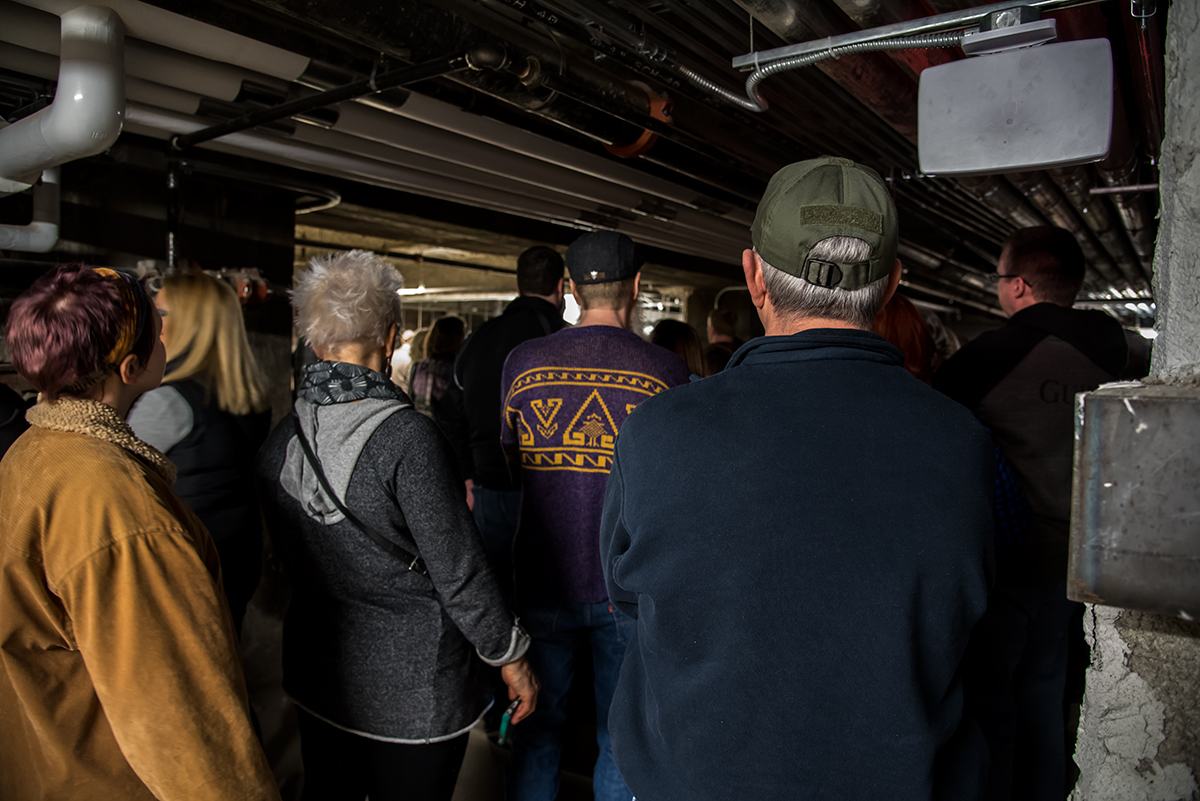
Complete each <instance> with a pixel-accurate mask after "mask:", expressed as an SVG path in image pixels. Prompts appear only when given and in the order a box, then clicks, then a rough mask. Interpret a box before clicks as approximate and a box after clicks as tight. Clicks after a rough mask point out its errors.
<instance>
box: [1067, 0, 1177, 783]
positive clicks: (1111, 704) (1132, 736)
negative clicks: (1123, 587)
mask: <svg viewBox="0 0 1200 801" xmlns="http://www.w3.org/2000/svg"><path fill="white" fill-rule="evenodd" d="M1167 11H1168V9H1167V7H1166V4H1165V3H1160V4H1159V13H1163V12H1167ZM1168 13H1169V14H1170V16H1169V17H1168V24H1167V53H1166V134H1165V137H1164V140H1163V148H1162V154H1163V155H1162V161H1161V164H1160V176H1161V184H1162V190H1161V191H1162V214H1161V226H1160V229H1159V236H1158V243H1157V247H1156V250H1155V255H1154V296H1155V299H1156V300H1157V303H1158V315H1157V330H1158V339H1157V340H1156V342H1155V350H1154V359H1153V363H1152V366H1151V378H1150V379H1149V380H1150V381H1151V382H1155V381H1167V382H1171V383H1180V384H1184V385H1190V386H1194V387H1195V390H1196V393H1197V397H1200V158H1197V157H1198V156H1200V3H1196V2H1191V0H1187V1H1186V2H1175V3H1174V4H1173V5H1171V6H1170V9H1169V12H1168ZM1085 625H1086V628H1087V636H1088V640H1089V642H1091V644H1092V665H1091V667H1090V668H1089V670H1088V674H1087V691H1086V694H1085V696H1084V703H1083V710H1082V717H1081V720H1080V726H1079V736H1078V740H1077V746H1076V754H1075V761H1076V763H1077V764H1078V765H1079V768H1080V772H1081V776H1080V780H1079V783H1078V785H1077V786H1076V788H1075V791H1074V793H1073V794H1072V795H1071V799H1072V801H1109V800H1110V799H1111V801H1118V799H1119V801H1180V800H1184V799H1187V800H1193V799H1200V785H1198V780H1200V623H1197V622H1194V621H1186V620H1178V619H1173V618H1167V617H1162V616H1159V615H1152V614H1147V613H1143V612H1134V611H1129V610H1121V609H1114V608H1110V607H1104V606H1091V605H1089V607H1088V609H1087V616H1086V624H1085Z"/></svg>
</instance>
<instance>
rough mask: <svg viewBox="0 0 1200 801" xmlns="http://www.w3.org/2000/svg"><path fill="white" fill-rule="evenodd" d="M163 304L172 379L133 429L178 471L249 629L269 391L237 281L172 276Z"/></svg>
mask: <svg viewBox="0 0 1200 801" xmlns="http://www.w3.org/2000/svg"><path fill="white" fill-rule="evenodd" d="M154 302H155V305H157V306H158V309H159V312H160V313H161V314H162V319H163V328H162V339H163V343H164V344H165V345H166V346H167V370H166V375H165V376H164V377H163V384H162V386H161V387H159V388H158V389H155V390H153V391H151V392H147V393H146V394H145V395H143V396H142V398H141V400H139V401H138V402H137V403H136V404H135V405H134V407H133V411H131V412H130V414H129V425H130V427H131V428H133V430H134V432H136V433H137V435H138V436H139V437H141V438H142V439H143V440H145V441H146V442H148V443H150V444H151V445H153V446H154V447H155V448H157V449H158V450H160V451H162V452H163V453H165V454H166V455H167V458H169V459H170V460H171V461H173V462H174V463H175V465H176V466H177V467H178V468H179V478H178V479H177V480H176V482H175V491H176V492H178V493H179V495H180V497H182V498H183V499H184V500H185V501H187V504H188V506H190V507H191V508H192V511H193V512H195V513H196V515H197V516H198V517H199V518H200V520H201V521H202V522H203V523H204V525H205V526H206V527H207V528H208V531H209V534H211V535H212V538H213V540H214V541H215V542H216V544H217V550H218V552H219V553H220V555H221V571H222V574H223V576H224V580H225V594H226V597H227V598H228V599H229V608H230V611H231V612H232V613H233V620H234V624H235V625H236V626H237V628H238V631H239V633H240V632H241V625H242V617H243V616H244V615H245V613H246V604H247V603H248V602H249V601H250V596H252V595H253V594H254V590H255V589H256V588H257V586H258V578H259V573H260V572H261V569H262V523H261V520H260V518H259V512H258V502H257V500H256V498H255V496H254V489H253V486H254V485H253V481H254V478H253V476H254V457H255V455H256V454H257V453H258V449H259V448H260V447H261V446H262V443H263V441H264V440H265V439H266V438H267V433H268V432H269V431H270V426H271V413H270V407H269V404H268V401H267V395H266V392H265V390H264V389H263V383H262V379H261V378H260V377H259V372H258V365H257V364H256V363H255V361H254V356H253V354H251V353H250V345H249V342H248V341H247V339H246V326H245V323H244V322H243V320H242V307H241V303H240V302H239V301H238V297H237V294H236V293H235V292H234V291H233V288H232V287H231V286H229V285H228V284H227V283H225V282H224V281H221V280H219V279H216V278H213V277H211V276H208V275H205V274H203V273H191V274H181V275H173V276H169V277H168V278H167V279H166V280H165V281H164V282H163V288H162V289H161V290H160V291H159V293H158V295H157V296H156V297H155V299H154Z"/></svg>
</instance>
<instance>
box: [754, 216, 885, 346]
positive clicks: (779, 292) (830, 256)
mask: <svg viewBox="0 0 1200 801" xmlns="http://www.w3.org/2000/svg"><path fill="white" fill-rule="evenodd" d="M755 255H757V252H756V253H755ZM808 255H809V257H810V258H817V259H823V260H825V261H837V262H843V263H845V262H858V261H866V260H867V259H868V258H870V256H871V246H870V245H869V244H867V243H866V242H864V241H863V240H861V239H856V238H855V237H850V236H831V237H829V238H828V239H822V240H821V241H820V242H818V243H817V244H815V245H813V247H812V250H810V251H809V254H808ZM758 260H759V262H760V263H761V264H762V271H763V281H764V282H765V283H766V285H767V297H769V298H770V299H771V304H772V305H773V306H774V307H775V310H776V311H777V312H779V314H780V315H782V316H784V317H824V318H827V319H830V320H841V321H843V322H847V323H850V324H851V325H855V326H858V327H859V328H867V329H869V328H870V327H871V324H872V323H873V322H874V321H875V315H876V314H878V313H879V309H880V308H882V306H883V299H884V296H885V295H886V294H887V287H888V276H886V275H885V276H884V277H883V278H880V279H879V280H878V281H873V282H872V283H870V284H867V285H866V286H864V287H861V288H859V289H841V288H839V287H829V288H826V287H823V286H817V285H816V284H810V283H809V282H808V281H805V280H804V279H803V278H797V277H796V276H794V275H789V274H788V273H785V272H783V271H782V270H779V269H776V268H775V267H772V266H771V265H769V264H767V262H766V261H765V260H764V259H763V258H762V256H759V257H758Z"/></svg>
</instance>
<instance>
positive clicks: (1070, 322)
mask: <svg viewBox="0 0 1200 801" xmlns="http://www.w3.org/2000/svg"><path fill="white" fill-rule="evenodd" d="M1127 356H1128V345H1127V344H1126V341H1125V334H1124V332H1123V331H1122V330H1121V325H1120V323H1118V322H1117V321H1116V320H1114V319H1113V318H1112V317H1110V316H1108V315H1107V314H1105V313H1104V312H1101V311H1095V310H1085V309H1071V308H1066V307H1063V306H1056V305H1054V304H1053V303H1036V304H1034V305H1033V306H1029V307H1027V308H1025V309H1022V310H1021V311H1019V312H1017V313H1016V314H1014V315H1013V316H1012V317H1011V318H1010V319H1009V321H1008V324H1007V325H1005V326H1004V327H1003V328H1000V329H997V330H995V331H989V332H987V333H986V334H982V335H980V336H979V337H978V338H976V339H975V340H973V341H971V342H969V343H967V344H966V345H964V346H963V347H962V348H961V349H960V350H959V351H958V352H957V353H955V354H954V356H953V357H952V358H951V359H950V360H949V361H947V362H946V363H945V364H944V365H942V367H941V369H939V370H938V371H937V373H936V374H935V375H934V377H933V386H934V388H935V389H938V390H940V391H942V392H944V393H945V394H947V395H949V396H950V397H951V398H953V399H954V400H956V401H958V402H959V403H961V404H963V405H964V406H966V407H967V408H968V409H970V410H971V411H972V412H974V413H975V416H976V417H978V418H979V420H980V422H982V423H983V424H984V425H986V426H987V427H988V428H989V429H991V431H992V436H993V437H995V440H996V444H997V445H999V446H1000V449H1001V450H1002V451H1003V452H1004V455H1005V456H1007V457H1008V459H1009V461H1010V462H1011V463H1012V466H1013V468H1014V470H1015V471H1016V474H1017V478H1018V479H1019V480H1020V484H1021V489H1022V491H1023V492H1024V494H1025V497H1026V498H1028V499H1029V503H1030V506H1032V507H1033V515H1034V518H1033V525H1032V526H1031V527H1030V530H1029V535H1028V537H1027V539H1026V540H1025V542H1024V544H1023V546H1022V547H1021V548H1019V549H1017V550H1016V551H1014V552H1013V553H1011V554H999V555H998V561H997V580H998V582H999V583H1000V584H1001V585H1010V586H1029V585H1049V584H1055V583H1057V582H1059V581H1062V580H1063V577H1064V576H1065V575H1066V572H1067V540H1068V536H1069V534H1070V518H1071V475H1072V464H1071V462H1072V457H1073V448H1074V431H1075V428H1074V414H1075V395H1076V393H1079V392H1088V391H1091V390H1093V389H1095V388H1096V387H1098V386H1100V385H1101V384H1103V383H1106V382H1108V381H1114V380H1116V377H1117V375H1119V374H1120V372H1121V370H1122V368H1123V367H1124V366H1125V360H1126V358H1127Z"/></svg>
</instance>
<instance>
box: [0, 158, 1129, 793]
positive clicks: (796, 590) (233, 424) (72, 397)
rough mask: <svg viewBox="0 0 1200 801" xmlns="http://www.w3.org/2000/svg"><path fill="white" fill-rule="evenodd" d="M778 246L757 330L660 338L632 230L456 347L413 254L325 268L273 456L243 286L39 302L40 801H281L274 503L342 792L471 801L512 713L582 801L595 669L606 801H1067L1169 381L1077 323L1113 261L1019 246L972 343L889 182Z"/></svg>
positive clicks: (33, 368)
mask: <svg viewBox="0 0 1200 801" xmlns="http://www.w3.org/2000/svg"><path fill="white" fill-rule="evenodd" d="M750 239H751V242H752V247H751V248H749V249H747V250H746V251H745V253H744V255H743V263H742V267H743V271H744V277H745V281H746V288H747V289H748V290H749V296H750V299H751V302H752V303H753V306H754V308H755V310H756V312H757V315H758V318H759V320H760V321H761V323H762V327H763V329H764V332H765V334H764V335H763V336H761V337H756V338H752V339H750V340H749V341H747V342H744V343H743V342H742V341H741V340H739V339H738V338H737V336H736V332H737V323H738V319H737V316H736V314H734V313H732V312H731V311H730V310H729V309H716V310H714V311H713V312H712V313H711V314H710V315H709V317H708V320H707V331H706V339H707V344H705V342H704V341H703V340H702V339H701V337H700V335H699V332H698V331H696V329H695V328H693V327H691V326H689V325H688V324H686V323H684V322H681V321H676V320H664V321H661V322H660V323H659V324H658V325H656V326H655V327H654V330H653V332H652V334H651V336H650V337H649V341H647V340H644V339H642V338H641V337H640V336H639V335H638V334H636V333H634V332H633V331H632V330H631V328H632V325H633V321H634V320H635V319H636V313H635V311H636V307H637V301H638V296H639V291H640V288H641V272H640V270H641V266H642V262H641V257H640V255H639V250H638V248H637V247H636V246H635V244H634V243H633V241H632V240H631V239H629V237H627V236H625V235H624V234H621V233H615V232H608V231H600V232H593V233H588V234H584V235H583V236H581V237H579V238H578V239H577V240H575V241H574V242H573V243H572V244H571V245H570V247H568V248H567V250H566V254H565V259H564V257H563V256H561V255H560V254H559V253H558V252H557V251H555V250H553V249H551V248H548V247H535V248H531V249H530V250H527V251H526V252H524V253H523V254H521V256H520V258H519V260H518V264H517V287H518V291H519V296H518V297H517V299H516V300H514V301H513V302H512V303H511V304H509V306H508V307H507V308H506V309H505V311H504V313H503V314H501V315H500V316H498V317H495V318H493V319H491V320H489V321H488V322H486V323H485V324H483V325H481V326H479V327H478V328H477V329H476V330H475V331H474V332H468V331H467V330H466V326H465V324H464V323H463V321H462V320H461V319H459V318H456V317H450V316H447V317H443V318H441V319H439V320H438V321H436V322H435V323H434V325H433V326H432V327H431V328H430V329H429V331H428V332H427V333H426V335H425V337H424V338H423V341H422V342H420V343H416V344H414V343H415V340H414V343H402V331H401V328H402V315H401V306H400V297H399V293H398V290H399V289H400V288H401V279H400V276H399V273H398V272H397V271H396V270H395V269H394V268H393V267H391V266H390V265H389V264H388V263H386V262H385V261H383V260H381V259H379V258H378V257H375V256H373V255H371V254H368V253H365V252H362V251H352V252H346V253H339V254H336V255H332V256H326V257H320V258H317V259H314V260H313V262H312V264H311V267H310V269H308V270H306V271H304V272H301V273H300V274H298V275H297V278H296V281H295V286H294V288H293V290H292V293H291V299H292V305H293V307H294V310H295V316H296V321H297V332H298V334H299V335H300V336H301V337H302V338H303V341H304V342H305V343H307V346H308V347H310V348H311V350H312V352H313V355H314V359H315V360H312V361H311V363H309V364H306V365H304V366H303V368H302V370H301V372H300V374H299V379H298V381H297V386H296V387H295V400H294V406H293V408H292V409H291V410H290V412H289V413H288V414H287V415H286V416H285V417H284V418H283V419H282V421H280V422H279V423H277V424H276V426H275V428H274V429H273V430H272V431H270V432H269V433H268V429H269V422H270V409H269V404H268V401H267V393H266V391H265V388H264V383H263V381H262V378H261V376H260V374H259V371H258V368H257V366H256V365H255V361H254V357H253V355H252V354H251V351H250V347H249V344H248V340H247V335H246V332H245V328H244V323H243V321H242V314H241V309H240V305H239V301H238V298H237V296H236V294H235V293H234V292H233V291H232V290H231V289H230V288H229V286H228V285H226V284H225V283H223V282H222V281H220V280H218V279H216V278H212V277H210V276H207V275H204V274H181V275H173V276H168V277H167V278H166V279H165V280H164V282H163V284H162V287H161V289H159V290H158V292H157V294H156V295H154V296H153V297H152V296H151V293H149V292H148V291H147V290H146V288H145V287H144V286H143V285H142V283H140V282H139V281H137V280H135V279H134V278H132V277H131V276H130V275H128V274H126V273H122V272H118V271H115V270H111V269H106V268H91V267H86V266H81V265H75V266H69V267H61V268H58V269H56V270H54V271H52V272H50V273H49V274H47V275H46V276H44V277H42V278H41V279H39V280H38V281H37V282H35V284H34V285H33V286H32V287H31V288H30V289H29V290H28V291H26V292H25V293H24V294H23V295H22V296H21V297H20V298H19V299H18V300H17V301H16V302H15V303H14V304H13V306H12V307H11V309H10V311H9V314H8V319H7V322H6V328H5V331H6V336H7V344H8V348H9V351H10V353H11V356H12V360H13V363H14V365H15V367H16V368H17V370H18V371H19V373H20V374H21V375H22V376H24V377H25V378H26V379H27V380H28V381H29V382H30V383H31V384H32V385H33V386H34V387H35V388H36V389H37V391H38V393H39V399H38V402H37V403H36V405H34V406H32V407H31V408H29V409H28V410H26V409H25V403H24V402H23V401H22V400H21V399H20V398H19V397H18V396H15V395H11V394H9V395H5V396H3V397H0V400H2V401H3V404H4V406H3V408H2V409H0V418H3V419H2V420H0V422H2V423H3V427H4V432H5V435H6V437H7V439H6V440H5V444H6V445H7V444H8V443H9V442H10V441H11V446H10V447H8V450H7V453H6V454H5V455H4V457H3V460H2V461H0V574H2V575H3V576H4V579H3V581H2V582H0V719H2V720H3V721H4V725H2V726H0V797H2V798H14V799H38V798H44V799H58V798H64V799H65V798H70V799H92V798H95V799H111V798H130V799H137V798H146V799H150V798H159V799H214V801H215V799H232V798H238V799H277V798H279V791H278V789H277V788H276V784H275V780H274V778H273V777H272V775H271V771H270V767H269V765H268V763H267V759H266V757H265V756H264V753H263V750H262V748H261V746H260V744H259V741H258V738H257V737H256V732H255V728H256V726H255V720H254V716H253V713H252V712H251V710H250V707H249V704H248V700H247V692H246V686H245V680H244V678H243V674H242V669H241V666H240V663H239V659H238V632H239V630H240V626H241V619H242V616H243V615H244V613H245V610H246V606H247V603H248V602H249V599H250V596H251V595H252V594H253V592H254V589H255V586H256V585H257V582H258V576H259V572H260V570H261V556H262V546H263V543H262V539H261V536H262V530H263V527H262V523H261V522H260V515H261V520H265V524H266V530H267V532H269V535H270V540H271V545H272V547H273V549H274V551H275V552H276V553H277V554H278V556H279V558H280V560H281V562H282V564H283V567H284V570H285V572H286V574H287V577H288V580H289V583H290V586H291V601H290V604H289V606H288V609H287V612H286V616H285V619H284V626H283V671H284V674H283V681H284V689H285V690H286V692H287V694H288V695H289V696H290V698H291V699H292V700H293V701H294V702H295V704H296V707H297V709H298V713H297V714H298V717H299V727H300V741H301V752H302V760H303V765H304V790H303V797H304V798H305V799H307V800H308V801H313V800H320V799H347V801H361V799H363V798H364V797H367V798H370V799H371V801H380V800H381V799H391V798H395V799H401V798H404V799H430V801H435V800H440V801H449V799H450V798H451V796H452V795H453V793H454V787H455V783H456V780H457V777H458V774H459V771H460V767H461V765H462V763H463V757H464V754H465V752H466V748H467V739H468V732H469V731H470V730H471V729H472V728H474V727H475V726H476V725H477V724H478V723H479V722H480V721H481V720H482V719H484V716H485V714H486V713H487V712H488V710H489V709H492V710H493V714H494V715H495V716H496V717H497V718H499V717H500V715H499V713H500V712H501V710H503V712H504V714H503V719H502V724H501V725H502V726H503V727H504V728H505V729H506V730H507V729H508V728H510V727H511V731H512V735H511V737H512V743H511V751H510V754H509V757H508V762H507V768H506V782H505V784H506V796H507V797H508V798H509V799H513V800H514V801H517V800H520V801H553V799H554V798H556V797H557V796H558V794H559V789H560V779H559V776H560V767H559V763H560V758H561V754H562V744H563V737H564V731H565V729H566V722H567V715H568V709H567V702H568V698H569V696H570V695H571V689H572V685H573V683H575V682H576V679H577V675H582V674H580V673H579V672H578V671H577V668H578V667H579V666H580V665H579V659H580V657H581V655H583V654H584V653H588V652H589V651H590V655H591V670H590V671H585V672H584V673H585V674H586V675H588V676H590V677H591V679H592V682H593V687H592V688H591V689H592V694H593V696H594V698H595V719H596V741H597V745H598V752H599V755H598V757H597V759H596V763H595V767H594V771H593V774H592V787H593V792H594V795H595V798H596V799H597V800H598V801H600V800H601V799H603V800H604V801H631V799H633V798H634V797H635V796H636V798H640V799H642V801H671V800H672V799H675V800H678V799H684V800H686V801H707V799H712V800H713V801H716V800H717V799H729V798H763V799H795V798H813V799H817V798H820V799H825V798H863V799H866V798H879V797H888V798H899V799H913V800H914V801H915V800H916V799H921V800H922V801H924V800H925V799H929V800H930V801H932V800H933V799H939V800H940V799H946V800H947V801H949V800H951V799H953V800H954V801H961V800H963V799H980V800H981V801H982V799H988V800H989V801H992V800H993V799H1062V798H1064V797H1065V795H1066V782H1067V771H1066V760H1067V751H1066V749H1065V748H1064V739H1065V738H1064V735H1065V732H1064V694H1065V687H1066V685H1067V678H1068V650H1069V645H1070V641H1071V638H1072V636H1073V635H1072V631H1073V629H1072V625H1071V623H1072V621H1073V620H1074V619H1075V616H1076V615H1077V614H1078V605H1077V604H1074V603H1073V602H1071V601H1069V600H1067V596H1066V590H1065V586H1064V581H1065V572H1066V569H1065V558H1066V536H1067V532H1068V528H1069V513H1070V503H1069V501H1070V484H1071V453H1072V437H1073V433H1072V432H1073V422H1072V413H1073V405H1072V402H1071V399H1072V398H1073V396H1074V394H1075V393H1077V392H1084V391H1088V390H1090V389H1094V388H1095V387H1096V386H1098V385H1099V384H1100V383H1103V382H1105V381H1109V380H1112V379H1113V378H1115V377H1116V376H1117V375H1119V374H1121V373H1122V371H1123V369H1124V368H1125V364H1126V358H1127V353H1126V344H1125V336H1124V332H1123V331H1122V329H1121V327H1120V325H1119V324H1118V323H1117V322H1116V321H1115V320H1114V319H1112V318H1110V317H1108V316H1106V315H1104V314H1102V313H1100V312H1090V311H1082V310H1077V309H1073V308H1071V307H1072V305H1073V303H1074V299H1075V296H1076V295H1077V294H1078V292H1079V289H1080V287H1081V285H1082V281H1083V277H1084V266H1085V265H1084V259H1083V255H1082V253H1081V252H1080V250H1079V246H1078V244H1077V243H1076V242H1075V239H1074V238H1073V237H1072V236H1071V235H1070V234H1069V233H1067V232H1065V231H1062V230H1059V229H1054V228H1035V229H1028V230H1023V231H1018V232H1017V233H1015V234H1014V235H1013V236H1012V237H1010V239H1009V240H1008V242H1006V243H1005V245H1004V249H1003V252H1002V254H1001V256H1000V259H999V267H998V270H997V276H996V277H997V293H998V297H999V302H1000V305H1001V307H1002V308H1003V310H1004V311H1005V312H1006V313H1007V314H1008V315H1009V320H1008V323H1007V324H1006V325H1005V326H1004V327H1002V328H1000V329H998V330H996V331H994V332H990V333H987V334H984V335H981V336H979V337H977V338H976V339H975V340H973V341H971V342H969V343H967V344H966V345H965V346H964V347H962V348H961V349H959V350H958V351H957V353H954V354H953V355H952V356H951V355H950V354H948V353H947V352H946V351H947V349H946V348H945V347H939V342H940V343H944V342H945V341H947V339H949V338H951V337H952V336H953V335H952V334H949V332H948V331H945V330H939V328H938V327H937V323H936V322H935V321H931V320H929V319H927V318H926V317H925V316H923V315H922V313H921V312H920V310H918V309H917V308H916V307H915V306H914V305H913V304H912V303H911V302H910V301H909V300H907V299H906V298H904V297H903V296H902V295H899V294H897V288H898V286H899V283H900V277H901V270H902V267H901V263H900V261H899V259H898V258H897V249H898V240H899V231H898V220H897V215H896V209H895V206H894V204H893V202H892V199H891V197H890V195H889V193H888V190H887V188H886V185H885V184H884V182H883V181H882V180H881V179H880V178H879V176H878V175H876V174H875V173H874V172H872V171H871V170H869V169H867V168H865V167H862V166H860V165H857V164H854V163H853V162H850V161H846V160H844V159H838V158H829V157H826V158H820V159H814V160H810V161H805V162H800V163H797V164H792V165H789V166H788V167H785V168H784V169H782V170H780V171H779V172H778V173H777V174H776V175H775V176H774V177H773V178H772V179H771V182H770V184H769V185H768V187H767V190H766V193H765V195H764V196H763V199H762V201H761V203H760V205H759V207H758V211H757V213H756V216H755V220H754V224H753V227H752V229H751V232H750ZM564 270H565V272H566V276H565V277H564ZM567 295H571V296H573V297H574V299H575V301H576V302H577V303H578V306H579V308H580V310H581V316H580V318H579V321H578V322H577V323H576V324H575V325H573V326H567V325H566V323H565V322H564V321H563V319H562V309H563V301H564V298H565V297H566V296H567ZM402 344H409V346H410V347H413V348H415V350H414V351H413V353H415V354H416V356H417V358H412V359H410V360H409V361H410V362H411V370H410V371H408V372H406V374H405V375H402V376H401V375H398V376H394V377H393V376H391V371H392V366H393V363H394V360H395V357H396V353H397V350H398V349H399V347H400V346H401V345H402ZM947 357H949V358H947ZM393 379H395V380H393ZM1047 387H1052V388H1053V390H1054V391H1052V392H1050V391H1047ZM22 418H25V419H24V420H23V419H22ZM505 696H507V697H505Z"/></svg>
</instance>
